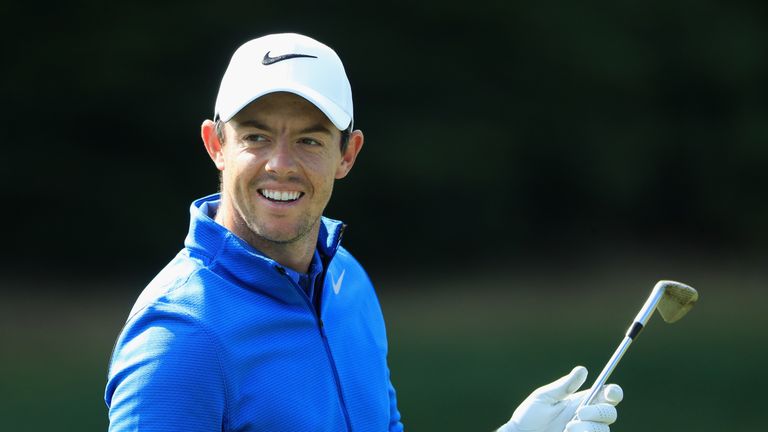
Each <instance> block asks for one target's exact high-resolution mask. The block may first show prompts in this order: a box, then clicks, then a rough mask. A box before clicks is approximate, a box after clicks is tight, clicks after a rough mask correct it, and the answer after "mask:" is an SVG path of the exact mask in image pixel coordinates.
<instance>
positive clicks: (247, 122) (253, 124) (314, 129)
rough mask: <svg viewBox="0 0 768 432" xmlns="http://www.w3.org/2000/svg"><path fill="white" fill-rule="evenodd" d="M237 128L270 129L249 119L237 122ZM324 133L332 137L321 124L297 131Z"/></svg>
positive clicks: (327, 129) (300, 132) (302, 132)
mask: <svg viewBox="0 0 768 432" xmlns="http://www.w3.org/2000/svg"><path fill="white" fill-rule="evenodd" d="M237 126H238V127H252V128H256V129H261V130H264V131H267V132H271V131H272V129H271V128H270V127H269V126H267V125H265V124H262V123H259V122H258V121H257V120H253V119H249V120H243V121H241V122H237ZM317 132H320V133H326V134H328V135H333V133H332V132H331V129H329V128H328V127H327V126H325V125H324V124H322V123H317V124H314V125H312V126H308V127H305V128H304V129H302V130H300V131H299V134H310V133H317Z"/></svg>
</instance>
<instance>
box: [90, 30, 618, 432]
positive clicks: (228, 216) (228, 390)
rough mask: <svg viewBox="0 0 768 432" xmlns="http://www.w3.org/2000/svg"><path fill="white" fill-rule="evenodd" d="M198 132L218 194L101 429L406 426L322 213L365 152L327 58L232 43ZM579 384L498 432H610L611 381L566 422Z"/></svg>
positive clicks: (121, 366) (140, 323) (333, 63)
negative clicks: (233, 47) (233, 46)
mask: <svg viewBox="0 0 768 432" xmlns="http://www.w3.org/2000/svg"><path fill="white" fill-rule="evenodd" d="M201 135H202V140H203V144H204V145H205V149H206V150H207V152H208V154H209V155H210V157H211V160H213V163H214V165H215V166H216V168H217V169H218V170H219V172H220V179H221V181H220V183H221V186H220V188H221V192H220V193H218V194H214V195H210V196H207V197H204V198H201V199H198V200H197V201H195V202H193V203H192V205H191V207H190V213H191V216H190V226H189V233H188V235H187V237H186V240H185V241H184V248H183V249H182V250H181V252H179V253H178V255H176V257H175V258H174V259H173V260H172V261H171V262H170V263H169V264H168V265H167V266H166V267H165V268H164V269H163V270H162V271H161V272H160V273H159V274H158V275H157V276H156V277H155V278H154V280H152V281H151V282H150V283H149V285H148V286H147V287H146V288H145V290H144V291H143V292H142V294H141V295H140V296H139V298H138V300H137V301H136V303H135V305H134V307H133V309H132V310H131V312H130V314H129V317H128V320H127V322H126V324H125V327H124V328H123V329H122V332H121V334H120V336H119V338H118V340H117V342H116V345H115V348H114V352H113V354H112V359H111V363H110V368H109V376H108V382H107V386H106V392H105V401H106V404H107V406H108V407H109V420H110V430H111V431H187V432H192V431H269V432H272V431H291V432H293V431H328V432H337V431H354V432H364V431H368V432H382V431H401V430H403V424H402V422H401V417H400V412H399V411H398V408H397V398H396V393H395V390H394V388H393V386H392V383H391V381H390V371H389V368H388V366H387V337H386V333H385V328H384V320H383V318H382V314H381V309H380V307H379V303H378V300H377V298H376V294H375V292H374V289H373V286H372V284H371V281H370V279H369V278H368V276H367V275H366V273H365V271H364V270H363V268H362V267H361V265H360V264H359V263H358V262H357V261H356V260H355V258H354V257H353V256H352V255H350V253H349V252H347V251H346V249H344V248H343V247H342V246H341V245H340V243H341V241H342V236H343V235H344V227H345V225H344V224H343V223H341V222H339V221H335V220H331V219H328V218H325V217H323V216H322V215H323V211H324V209H325V207H326V205H327V204H328V201H329V200H330V198H331V192H332V190H333V185H334V182H335V181H336V180H337V179H341V178H344V177H345V176H346V175H347V174H348V173H349V172H350V170H351V169H352V167H353V166H354V164H355V160H356V158H357V156H358V154H359V153H360V150H361V149H362V147H363V133H362V132H361V131H360V130H356V129H354V128H353V110H352V92H351V88H350V85H349V81H348V79H347V76H346V73H345V71H344V67H343V65H342V63H341V60H340V59H339V57H338V56H337V55H336V53H335V52H334V51H333V50H332V49H331V48H329V47H327V46H325V45H323V44H321V43H319V42H317V41H315V40H313V39H311V38H308V37H306V36H302V35H298V34H275V35H269V36H264V37H261V38H258V39H254V40H252V41H249V42H247V43H245V44H244V45H242V46H241V47H240V48H239V49H238V50H237V51H236V52H235V53H234V55H233V57H232V59H231V62H230V64H229V66H228V68H227V70H226V72H225V73H224V77H223V79H222V82H221V86H220V88H219V93H218V96H217V98H216V107H215V112H214V117H213V119H212V120H206V121H204V122H203V124H202V127H201ZM585 378H586V370H584V368H581V367H577V368H576V369H574V370H573V371H572V373H571V374H569V375H568V376H566V377H563V378H561V379H560V380H558V381H556V382H554V383H552V384H550V385H548V386H545V387H542V388H540V389H538V390H536V391H535V392H534V393H533V394H532V395H531V396H530V397H528V399H526V400H525V401H524V402H523V404H522V405H521V406H520V407H518V409H517V410H516V411H515V413H514V414H513V416H512V419H510V421H509V422H508V423H507V424H505V425H504V426H502V428H501V430H503V431H521V432H522V431H528V432H544V431H547V432H550V431H551V432H562V431H563V430H564V429H565V428H566V425H568V426H567V427H568V430H569V431H571V432H577V431H608V426H607V425H608V424H610V423H612V422H613V421H614V420H615V419H616V409H615V408H614V405H615V404H616V403H618V402H619V400H620V399H621V389H620V388H619V387H618V386H615V385H611V386H606V387H605V389H604V391H603V392H602V393H601V395H600V397H599V398H598V400H597V401H596V404H595V405H591V406H587V407H584V408H582V409H581V410H580V411H579V413H578V415H579V420H576V421H571V418H572V417H573V416H574V414H575V410H576V406H577V405H578V402H579V401H580V399H581V397H583V396H580V395H581V394H576V395H574V392H575V391H576V390H577V389H578V387H579V386H581V384H582V383H583V382H584V379H585ZM447 379H450V378H447Z"/></svg>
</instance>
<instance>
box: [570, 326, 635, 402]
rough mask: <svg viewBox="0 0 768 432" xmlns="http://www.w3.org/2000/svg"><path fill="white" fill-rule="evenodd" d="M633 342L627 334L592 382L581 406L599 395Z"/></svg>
mask: <svg viewBox="0 0 768 432" xmlns="http://www.w3.org/2000/svg"><path fill="white" fill-rule="evenodd" d="M631 343H632V338H631V337H629V336H625V337H624V340H622V341H621V344H619V347H618V348H616V351H614V352H613V356H611V359H610V360H608V363H607V364H606V365H605V367H604V368H603V371H602V372H600V375H598V376H597V379H595V383H594V384H592V388H591V389H590V390H589V394H588V395H587V397H586V398H585V399H584V400H583V401H581V403H580V404H579V408H581V407H583V406H585V405H589V404H590V403H592V401H593V400H594V399H595V397H596V396H597V393H598V392H599V391H600V389H602V388H603V385H605V382H606V381H607V380H608V377H610V376H611V373H612V372H613V370H614V369H615V368H616V365H618V364H619V361H620V360H621V357H622V356H624V353H625V352H627V349H628V348H629V345H630V344H631Z"/></svg>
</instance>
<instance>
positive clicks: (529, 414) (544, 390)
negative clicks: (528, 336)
mask: <svg viewBox="0 0 768 432" xmlns="http://www.w3.org/2000/svg"><path fill="white" fill-rule="evenodd" d="M586 379H587V369H586V368H584V367H583V366H576V367H575V368H573V370H572V371H571V373H570V374H568V375H566V376H564V377H562V378H560V379H559V380H557V381H555V382H553V383H550V384H547V385H545V386H543V387H539V388H538V389H536V390H534V392H533V393H531V395H530V396H528V398H526V399H525V400H524V401H523V403H521V404H520V406H519V407H517V409H516V410H515V412H514V414H512V418H511V419H509V422H507V424H505V425H504V426H502V427H501V428H499V430H498V431H497V432H564V431H565V432H609V431H610V428H609V427H608V425H609V424H611V423H613V422H615V421H616V415H617V414H616V408H615V406H616V405H618V403H619V402H621V399H622V398H623V397H624V392H623V391H622V390H621V387H619V386H617V385H616V384H609V385H606V386H605V387H603V390H602V391H601V392H600V393H599V394H598V396H597V398H595V400H594V402H593V403H592V405H587V406H585V407H582V408H581V409H579V411H578V413H576V408H577V407H578V406H579V403H580V402H581V400H582V399H584V398H585V397H586V396H587V392H588V390H585V391H581V392H579V393H574V392H575V391H576V390H578V389H579V387H581V385H582V384H584V381H586ZM575 414H578V419H577V420H573V421H572V419H573V417H574V415H575Z"/></svg>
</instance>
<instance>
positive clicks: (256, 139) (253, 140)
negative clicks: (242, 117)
mask: <svg viewBox="0 0 768 432" xmlns="http://www.w3.org/2000/svg"><path fill="white" fill-rule="evenodd" d="M245 140H246V141H248V142H251V143H256V142H264V141H266V140H267V138H266V137H265V136H264V135H257V134H250V135H246V136H245Z"/></svg>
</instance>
